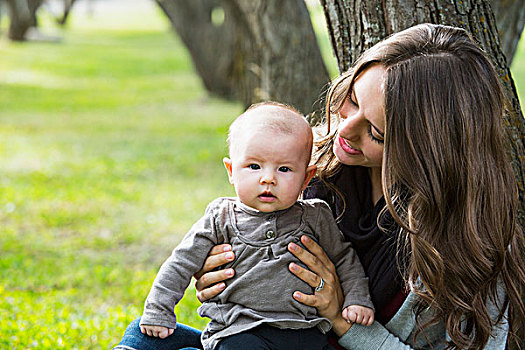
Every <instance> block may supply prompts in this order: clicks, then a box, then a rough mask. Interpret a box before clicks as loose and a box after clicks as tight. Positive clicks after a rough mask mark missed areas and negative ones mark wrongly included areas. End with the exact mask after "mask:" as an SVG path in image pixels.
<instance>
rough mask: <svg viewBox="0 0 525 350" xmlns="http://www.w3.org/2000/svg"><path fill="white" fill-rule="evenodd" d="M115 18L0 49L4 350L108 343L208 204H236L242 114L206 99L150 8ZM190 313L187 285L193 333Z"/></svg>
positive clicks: (0, 325) (184, 310)
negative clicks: (234, 134)
mask: <svg viewBox="0 0 525 350" xmlns="http://www.w3.org/2000/svg"><path fill="white" fill-rule="evenodd" d="M139 14H140V16H138V15H139ZM113 15H115V14H113ZM125 15H126V14H123V16H122V17H121V18H120V19H119V21H120V20H122V21H123V22H122V23H121V24H120V25H119V23H118V22H119V21H117V20H115V17H114V16H113V17H112V16H108V14H97V15H96V16H95V17H93V18H86V17H85V16H82V15H81V14H78V15H77V16H74V17H73V18H72V20H73V21H72V23H71V24H70V26H69V28H68V29H67V30H66V31H64V32H62V33H59V34H60V35H61V36H62V37H63V38H62V41H61V42H60V43H49V42H31V43H22V44H17V43H10V42H8V41H7V40H5V39H4V40H3V41H2V42H1V44H0V57H1V58H0V105H1V106H2V108H1V109H0V227H1V232H0V251H1V254H0V295H1V296H2V297H1V298H0V331H1V336H0V348H1V349H107V348H109V347H110V346H111V345H114V344H116V343H117V342H118V340H119V339H120V337H121V336H122V333H123V332H124V329H125V327H126V325H127V324H128V323H129V322H130V321H131V320H133V319H134V318H135V317H137V316H139V315H140V314H141V309H142V304H143V301H144V298H145V297H146V295H147V293H148V290H149V287H150V285H151V282H152V280H153V278H154V276H155V274H156V271H157V270H158V267H159V266H160V264H161V263H162V261H163V260H164V259H165V258H166V257H167V256H168V255H169V253H170V251H171V249H172V248H173V247H174V246H175V245H176V243H177V242H178V241H179V240H180V238H181V237H182V235H183V234H184V233H185V232H186V231H187V230H188V229H189V227H190V226H191V224H192V223H193V222H194V221H196V219H197V218H198V217H199V216H201V215H202V213H203V211H204V209H205V206H206V204H207V203H208V202H209V201H210V200H212V199H213V198H215V197H217V196H218V195H231V194H233V191H232V189H231V188H230V185H229V184H228V182H227V178H226V173H225V171H224V169H223V167H222V157H223V156H224V155H225V154H226V146H225V138H226V136H225V135H226V130H227V126H228V124H229V122H230V121H231V120H232V119H233V118H234V117H235V116H236V115H237V114H239V112H240V111H241V106H240V104H237V103H229V102H224V101H220V100H216V99H212V98H209V97H207V95H206V93H205V91H204V90H203V88H202V86H201V83H200V80H199V79H198V77H197V76H196V75H195V73H194V72H193V69H192V64H191V61H190V58H189V56H188V54H187V53H186V51H185V49H184V48H183V46H182V45H181V43H180V42H179V41H178V39H177V38H176V37H175V36H174V35H173V34H172V32H171V30H170V28H169V25H168V24H167V23H166V20H165V19H164V17H163V15H162V14H160V13H159V12H158V11H156V10H155V8H153V10H149V11H148V12H146V13H137V11H136V10H135V11H134V10H133V9H128V10H127V15H128V16H125ZM109 18H112V19H113V20H110V19H109ZM136 23H139V25H138V26H135V24H136ZM45 30H48V31H51V30H55V29H54V28H53V27H52V26H51V25H50V24H46V19H45V17H44V25H43V31H45ZM197 306H198V303H197V301H196V299H195V292H194V290H193V288H190V290H189V291H188V297H186V298H184V301H183V302H182V303H181V304H180V306H178V311H177V312H178V314H179V315H180V316H179V318H180V319H181V320H182V321H184V322H186V323H189V324H191V325H193V326H196V327H203V326H204V325H205V323H206V322H205V320H201V319H200V318H199V317H198V316H197V315H196V312H195V309H196V307H197Z"/></svg>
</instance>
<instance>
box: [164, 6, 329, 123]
mask: <svg viewBox="0 0 525 350" xmlns="http://www.w3.org/2000/svg"><path fill="white" fill-rule="evenodd" d="M157 3H158V4H159V5H160V7H161V8H162V9H163V10H164V12H165V13H166V14H167V15H168V17H169V18H170V21H171V23H172V25H173V28H174V29H175V31H176V32H177V33H178V34H179V36H180V38H181V39H182V41H183V43H184V44H185V45H186V47H187V48H188V51H189V52H190V55H191V57H192V60H193V63H194V65H195V68H196V71H197V73H198V74H199V76H200V77H201V79H202V81H203V83H204V86H205V88H206V89H207V90H208V91H209V92H210V93H212V94H215V95H218V96H220V97H226V98H238V99H240V100H241V101H242V102H243V103H244V105H245V106H249V105H250V104H252V103H256V102H260V101H264V100H276V101H279V102H284V103H288V104H290V105H292V106H294V107H296V108H297V109H299V110H300V111H301V112H302V113H305V114H308V113H310V112H312V111H314V110H316V109H317V107H316V106H315V105H314V103H315V101H318V98H319V95H320V92H321V90H322V88H323V87H324V86H325V85H326V84H327V83H328V82H329V76H328V72H327V70H326V68H325V66H324V63H323V61H322V58H321V53H320V50H319V47H318V45H317V40H316V37H315V34H314V31H313V28H312V24H311V22H310V14H309V13H308V10H307V8H306V5H305V4H304V2H303V0H287V1H279V0H192V1H185V0H157ZM217 9H222V11H224V12H223V13H224V22H223V23H222V24H221V25H219V26H218V25H216V24H213V21H212V16H211V14H212V11H213V10H217Z"/></svg>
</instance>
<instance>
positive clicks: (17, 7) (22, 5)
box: [7, 0, 42, 41]
mask: <svg viewBox="0 0 525 350" xmlns="http://www.w3.org/2000/svg"><path fill="white" fill-rule="evenodd" d="M41 4H42V0H7V6H8V9H9V16H10V19H11V23H10V24H9V34H8V36H9V39H11V40H14V41H23V40H24V39H25V35H26V32H27V30H28V29H29V28H30V27H35V26H36V25H37V24H38V23H37V17H36V12H37V10H38V8H39V7H40V5H41Z"/></svg>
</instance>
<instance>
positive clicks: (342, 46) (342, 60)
mask: <svg viewBox="0 0 525 350" xmlns="http://www.w3.org/2000/svg"><path fill="white" fill-rule="evenodd" d="M520 1H521V0H518V2H520ZM321 3H322V5H323V8H324V11H325V15H326V20H327V24H328V30H329V33H330V37H331V40H332V47H333V48H334V52H335V56H336V58H337V62H338V66H339V70H340V71H345V70H347V69H348V68H349V67H350V66H351V64H352V62H354V61H355V60H356V58H357V57H358V56H359V54H361V52H363V50H365V49H366V48H368V47H370V46H372V45H374V44H375V43H377V42H378V41H379V40H381V39H383V38H385V37H386V36H388V35H389V34H392V33H394V32H398V31H400V30H403V29H406V28H408V27H411V26H413V25H415V24H418V23H425V22H430V23H436V24H445V25H452V26H460V27H463V28H465V29H466V30H467V31H468V32H469V33H470V34H471V35H472V36H473V37H474V39H475V40H476V41H477V42H478V43H479V44H480V45H481V47H482V48H483V49H484V50H485V52H486V53H487V54H488V56H489V57H490V58H491V60H492V63H493V64H494V67H495V68H496V71H497V72H498V74H499V76H500V78H501V82H502V85H503V89H504V91H505V94H506V96H507V98H508V100H509V107H510V109H511V112H510V113H507V114H506V116H505V126H506V131H507V136H508V138H509V139H510V142H509V143H508V144H509V147H508V152H509V154H510V155H511V158H512V159H511V163H512V167H513V169H514V173H515V176H516V179H517V181H518V187H519V199H520V208H519V213H518V220H519V223H520V225H521V226H522V227H524V228H525V200H524V197H525V182H524V181H525V120H524V119H523V114H522V112H521V108H520V103H519V100H518V95H517V92H516V88H515V86H514V81H513V80H512V77H511V74H510V70H509V66H508V65H507V62H506V60H505V56H504V54H503V51H502V49H501V44H500V39H499V37H498V32H497V29H496V22H495V18H494V14H493V13H492V10H491V8H490V5H489V2H488V1H487V0H477V1H476V0H462V1H450V0H435V1H432V2H429V1H424V0H381V1H378V0H356V1H347V0H321Z"/></svg>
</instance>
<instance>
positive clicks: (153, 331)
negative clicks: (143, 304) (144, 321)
mask: <svg viewBox="0 0 525 350" xmlns="http://www.w3.org/2000/svg"><path fill="white" fill-rule="evenodd" d="M140 331H141V332H142V334H147V335H149V336H150V337H157V338H161V339H164V338H166V337H168V336H170V335H172V334H173V332H174V331H175V330H174V329H173V328H167V327H163V326H150V325H144V326H140Z"/></svg>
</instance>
